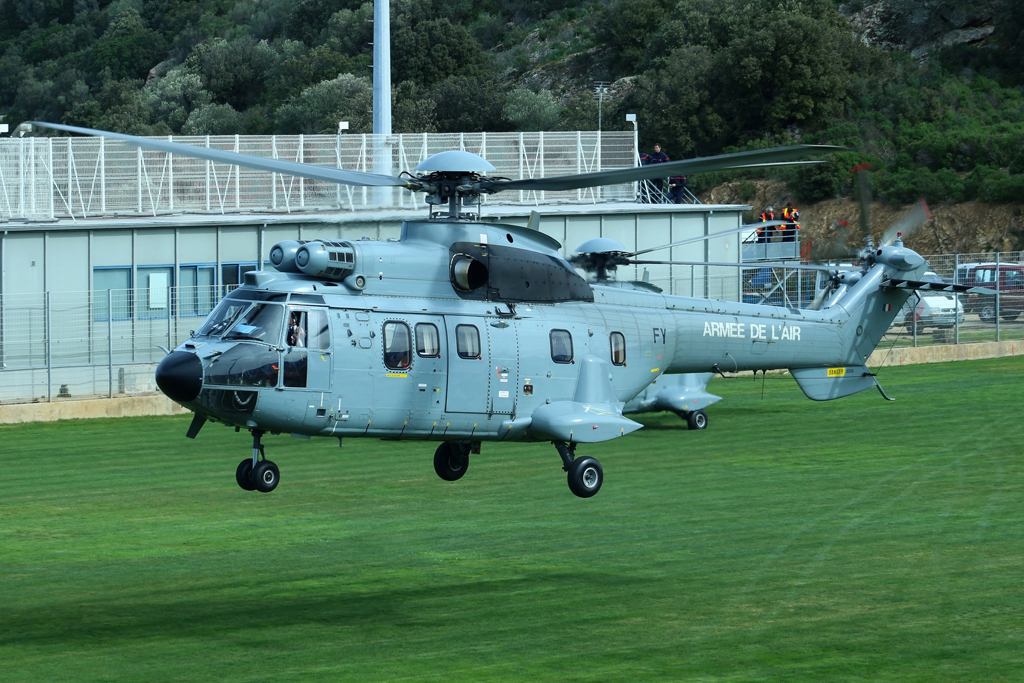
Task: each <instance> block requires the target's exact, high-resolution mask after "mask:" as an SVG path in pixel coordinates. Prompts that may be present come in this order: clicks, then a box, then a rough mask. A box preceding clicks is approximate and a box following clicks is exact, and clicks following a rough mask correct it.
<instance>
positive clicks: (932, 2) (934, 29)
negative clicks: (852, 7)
mask: <svg viewBox="0 0 1024 683" xmlns="http://www.w3.org/2000/svg"><path fill="white" fill-rule="evenodd" d="M993 5H994V3H993V2H992V0H924V1H923V2H922V1H920V0H882V1H881V2H876V3H874V4H871V5H868V6H866V7H864V9H862V10H860V11H858V12H852V13H849V14H848V16H849V21H850V26H851V27H852V28H853V31H854V33H855V34H856V35H857V37H858V38H860V40H861V41H863V42H864V44H865V45H869V46H871V47H875V48H878V49H880V50H886V51H890V52H891V51H895V50H899V51H902V52H909V53H911V54H912V55H914V56H915V57H924V56H925V54H927V52H928V51H929V50H931V49H932V48H934V47H943V46H950V45H959V44H963V43H980V42H982V41H984V40H986V39H987V38H988V37H989V36H990V35H992V33H993V31H994V30H995V27H994V25H993V24H992V17H993ZM847 9H848V8H847Z"/></svg>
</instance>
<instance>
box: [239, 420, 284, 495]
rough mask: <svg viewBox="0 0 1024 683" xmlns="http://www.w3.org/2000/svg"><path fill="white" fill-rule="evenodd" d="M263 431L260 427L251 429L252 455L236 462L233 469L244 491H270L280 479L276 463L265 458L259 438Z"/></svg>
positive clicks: (261, 436)
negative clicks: (235, 467)
mask: <svg viewBox="0 0 1024 683" xmlns="http://www.w3.org/2000/svg"><path fill="white" fill-rule="evenodd" d="M265 433H266V432H264V431H263V430H260V429H253V430H252V457H251V458H246V459H245V460H243V461H242V462H240V463H238V467H237V469H235V481H237V482H238V485H239V486H241V487H242V488H243V489H245V490H246V491H260V492H262V493H270V492H271V491H273V490H274V489H276V488H277V485H278V483H279V482H280V481H281V472H280V470H278V469H277V465H275V464H274V463H273V462H271V461H270V460H267V457H266V455H265V454H264V452H263V443H262V442H261V441H260V439H262V438H263V435H264V434H265Z"/></svg>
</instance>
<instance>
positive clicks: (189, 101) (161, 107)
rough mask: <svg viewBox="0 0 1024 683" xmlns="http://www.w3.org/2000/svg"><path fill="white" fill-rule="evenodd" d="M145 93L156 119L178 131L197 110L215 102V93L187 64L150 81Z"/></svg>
mask: <svg viewBox="0 0 1024 683" xmlns="http://www.w3.org/2000/svg"><path fill="white" fill-rule="evenodd" d="M145 93H146V96H147V97H148V99H149V106H150V108H151V109H152V110H153V115H154V118H155V119H156V120H158V121H163V122H164V123H166V124H167V125H168V127H170V129H171V130H172V131H174V132H178V131H180V130H181V129H182V126H184V125H185V122H186V121H188V119H189V115H190V114H191V113H192V112H193V111H194V110H197V109H200V108H202V107H205V106H206V105H208V104H211V103H212V102H213V95H211V94H210V93H209V92H208V91H207V90H206V89H205V88H203V79H202V77H201V76H199V75H198V74H195V73H192V72H191V71H188V70H187V69H185V68H184V67H177V68H174V69H171V70H170V71H168V72H167V74H166V75H165V76H164V77H162V78H158V79H156V80H155V81H153V82H152V83H151V84H149V85H148V86H147V87H146V89H145Z"/></svg>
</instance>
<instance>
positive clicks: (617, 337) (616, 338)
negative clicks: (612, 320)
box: [611, 332, 626, 365]
mask: <svg viewBox="0 0 1024 683" xmlns="http://www.w3.org/2000/svg"><path fill="white" fill-rule="evenodd" d="M611 345H612V365H625V364H626V337H625V336H623V334H622V333H621V332H612V335H611Z"/></svg>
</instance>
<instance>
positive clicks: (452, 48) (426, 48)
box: [391, 19, 493, 86]
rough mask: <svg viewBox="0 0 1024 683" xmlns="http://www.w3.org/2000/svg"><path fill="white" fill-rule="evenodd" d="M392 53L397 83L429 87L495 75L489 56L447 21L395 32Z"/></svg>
mask: <svg viewBox="0 0 1024 683" xmlns="http://www.w3.org/2000/svg"><path fill="white" fill-rule="evenodd" d="M392 43H393V44H394V45H396V46H400V47H399V48H398V49H396V50H394V51H393V52H392V53H391V60H392V61H391V67H392V75H393V78H394V79H395V80H396V81H415V82H416V83H418V84H420V85H425V86H430V85H434V84H435V83H440V82H441V81H443V80H444V79H446V78H448V77H449V76H463V77H467V78H474V79H480V80H483V79H486V78H488V77H489V76H491V74H492V71H493V69H492V67H491V63H490V60H489V59H488V57H487V54H486V53H485V52H484V51H483V49H482V48H481V47H480V44H479V43H477V42H476V40H474V38H473V36H472V35H470V33H469V31H467V30H466V29H465V28H464V27H462V26H456V25H453V24H452V23H451V22H450V21H448V20H447V19H440V20H434V21H424V22H420V23H419V24H416V25H415V26H412V27H406V28H402V29H399V30H398V31H397V32H395V36H394V40H393V41H392Z"/></svg>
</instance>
